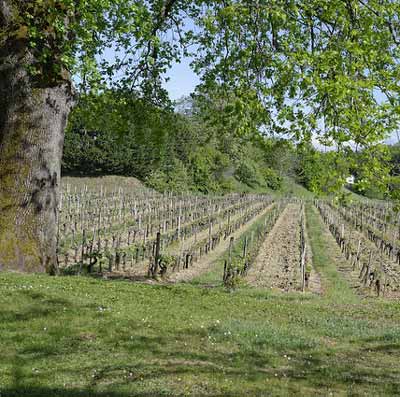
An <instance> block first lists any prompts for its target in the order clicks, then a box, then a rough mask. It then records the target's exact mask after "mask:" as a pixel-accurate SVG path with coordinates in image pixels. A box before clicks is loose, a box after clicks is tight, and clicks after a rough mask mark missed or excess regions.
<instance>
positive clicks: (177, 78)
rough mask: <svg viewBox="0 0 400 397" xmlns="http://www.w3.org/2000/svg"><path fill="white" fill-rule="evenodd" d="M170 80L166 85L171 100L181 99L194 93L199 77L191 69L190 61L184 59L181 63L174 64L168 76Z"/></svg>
mask: <svg viewBox="0 0 400 397" xmlns="http://www.w3.org/2000/svg"><path fill="white" fill-rule="evenodd" d="M166 75H167V77H169V78H170V80H169V81H168V82H166V83H165V84H164V87H165V88H166V89H167V90H168V93H169V95H170V97H171V99H179V98H181V97H182V96H186V95H189V94H190V93H191V92H193V91H194V89H195V87H196V85H197V84H198V83H199V81H200V80H199V77H198V76H197V75H196V74H195V73H194V72H193V71H192V70H191V68H190V59H189V58H183V59H182V61H181V63H174V64H173V65H172V68H171V69H170V70H169V71H168V73H167V74H166Z"/></svg>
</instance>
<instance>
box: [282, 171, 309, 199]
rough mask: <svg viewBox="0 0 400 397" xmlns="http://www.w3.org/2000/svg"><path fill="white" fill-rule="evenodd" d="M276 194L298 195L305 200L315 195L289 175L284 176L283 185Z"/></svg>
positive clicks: (283, 195)
mask: <svg viewBox="0 0 400 397" xmlns="http://www.w3.org/2000/svg"><path fill="white" fill-rule="evenodd" d="M276 195H277V196H278V197H285V196H289V197H298V198H301V199H304V200H307V199H313V198H314V197H315V194H314V193H312V192H310V191H309V190H307V189H306V188H305V187H304V186H302V185H300V184H298V183H296V182H295V181H294V179H293V178H290V177H287V176H285V177H283V181H282V186H281V188H280V189H279V191H278V192H277V194H276Z"/></svg>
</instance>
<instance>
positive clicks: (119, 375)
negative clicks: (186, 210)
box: [0, 206, 400, 397]
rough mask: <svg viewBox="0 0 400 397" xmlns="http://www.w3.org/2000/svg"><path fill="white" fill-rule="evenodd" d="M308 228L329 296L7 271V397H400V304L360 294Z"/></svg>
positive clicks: (1, 329) (0, 389)
mask: <svg viewBox="0 0 400 397" xmlns="http://www.w3.org/2000/svg"><path fill="white" fill-rule="evenodd" d="M307 226H308V230H309V236H310V244H311V246H312V249H313V251H314V263H313V264H314V266H315V267H316V269H317V270H318V271H319V272H320V274H321V278H322V279H323V281H324V290H325V294H324V296H322V297H321V296H317V295H312V294H309V293H306V294H301V293H289V294H285V293H278V292H272V291H269V290H263V289H256V288H250V287H242V288H239V289H238V290H235V291H234V292H227V291H226V290H225V289H224V288H223V287H222V286H221V287H219V286H217V287H213V288H209V287H201V286H199V285H194V284H176V285H160V284H140V283H133V282H129V281H105V280H98V279H93V278H88V277H71V276H68V277H49V276H45V275H21V274H16V273H0V296H1V300H0V396H1V397H12V396H15V397H22V396H29V397H49V396H65V397H106V396H110V397H117V396H118V397H128V396H129V397H130V396H243V395H248V396H293V395H299V396H329V395H333V396H365V395H369V396H389V395H392V396H398V395H399V394H400V366H399V359H400V322H399V318H400V305H399V303H398V302H390V301H385V300H383V299H371V298H368V299H367V298H361V297H360V296H358V295H356V294H354V293H353V291H352V290H351V289H350V288H349V286H348V285H347V283H346V282H345V281H344V280H343V278H342V277H341V274H340V273H339V272H338V271H337V269H336V266H335V263H334V262H333V261H332V258H331V257H330V256H329V250H328V249H327V244H328V243H329V242H328V241H327V237H326V235H324V234H323V233H322V232H323V229H322V225H321V222H320V218H319V217H318V214H317V212H316V211H315V210H314V209H312V207H310V206H309V207H307ZM254 227H256V225H254ZM218 272H219V271H218ZM218 274H219V277H220V276H222V274H221V273H220V272H219V273H218ZM208 277H211V279H212V275H211V276H210V275H209V276H208ZM203 281H204V280H203ZM206 281H207V280H206ZM208 281H209V280H208Z"/></svg>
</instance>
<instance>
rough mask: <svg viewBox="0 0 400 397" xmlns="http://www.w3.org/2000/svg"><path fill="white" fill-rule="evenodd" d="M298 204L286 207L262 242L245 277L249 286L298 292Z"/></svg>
mask: <svg viewBox="0 0 400 397" xmlns="http://www.w3.org/2000/svg"><path fill="white" fill-rule="evenodd" d="M299 222H300V204H288V205H287V207H286V208H285V210H284V211H283V213H282V215H281V216H280V218H279V219H278V221H277V222H276V223H275V226H274V227H273V228H272V230H271V232H270V233H269V234H268V236H267V238H266V239H265V241H264V243H263V245H262V247H261V249H260V253H259V254H258V256H257V258H256V261H255V263H254V265H253V266H252V267H251V268H250V270H249V273H248V275H247V281H248V282H249V284H251V285H254V286H257V287H270V288H278V289H280V290H284V291H293V290H299V289H300V249H299V247H300V227H299Z"/></svg>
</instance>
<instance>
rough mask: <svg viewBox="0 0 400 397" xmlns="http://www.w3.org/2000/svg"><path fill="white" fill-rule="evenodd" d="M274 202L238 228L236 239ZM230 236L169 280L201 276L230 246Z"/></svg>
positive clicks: (234, 234)
mask: <svg viewBox="0 0 400 397" xmlns="http://www.w3.org/2000/svg"><path fill="white" fill-rule="evenodd" d="M273 205H274V204H271V205H269V206H268V207H267V208H266V209H265V210H264V211H262V212H261V213H260V214H259V215H257V216H256V217H254V218H253V219H252V220H251V221H250V222H248V223H246V224H245V225H244V226H242V227H241V228H240V229H238V230H236V231H235V232H234V233H233V234H232V235H231V236H232V237H234V239H235V240H236V239H237V238H239V236H240V235H241V234H242V233H244V232H245V231H246V230H248V229H249V228H250V227H251V225H253V224H254V223H255V222H257V221H258V220H259V219H261V218H262V217H263V216H264V215H265V214H266V213H267V212H268V211H270V210H271V208H272V207H273ZM229 240H230V239H229V238H227V239H226V240H225V241H223V242H221V243H220V244H219V245H218V246H217V247H216V248H215V250H213V251H212V252H210V253H209V254H208V255H206V256H204V257H203V258H201V259H200V260H199V261H198V262H196V263H195V264H194V265H193V266H192V267H190V268H189V269H185V270H184V271H180V272H177V273H172V274H171V275H170V276H169V277H168V281H170V282H179V281H190V280H192V279H193V278H195V277H198V276H200V275H201V274H203V273H206V272H208V271H209V270H211V268H212V267H213V265H214V262H215V261H216V260H217V259H218V258H219V257H220V256H221V255H222V254H223V253H224V252H225V251H226V250H227V249H228V247H229Z"/></svg>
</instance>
